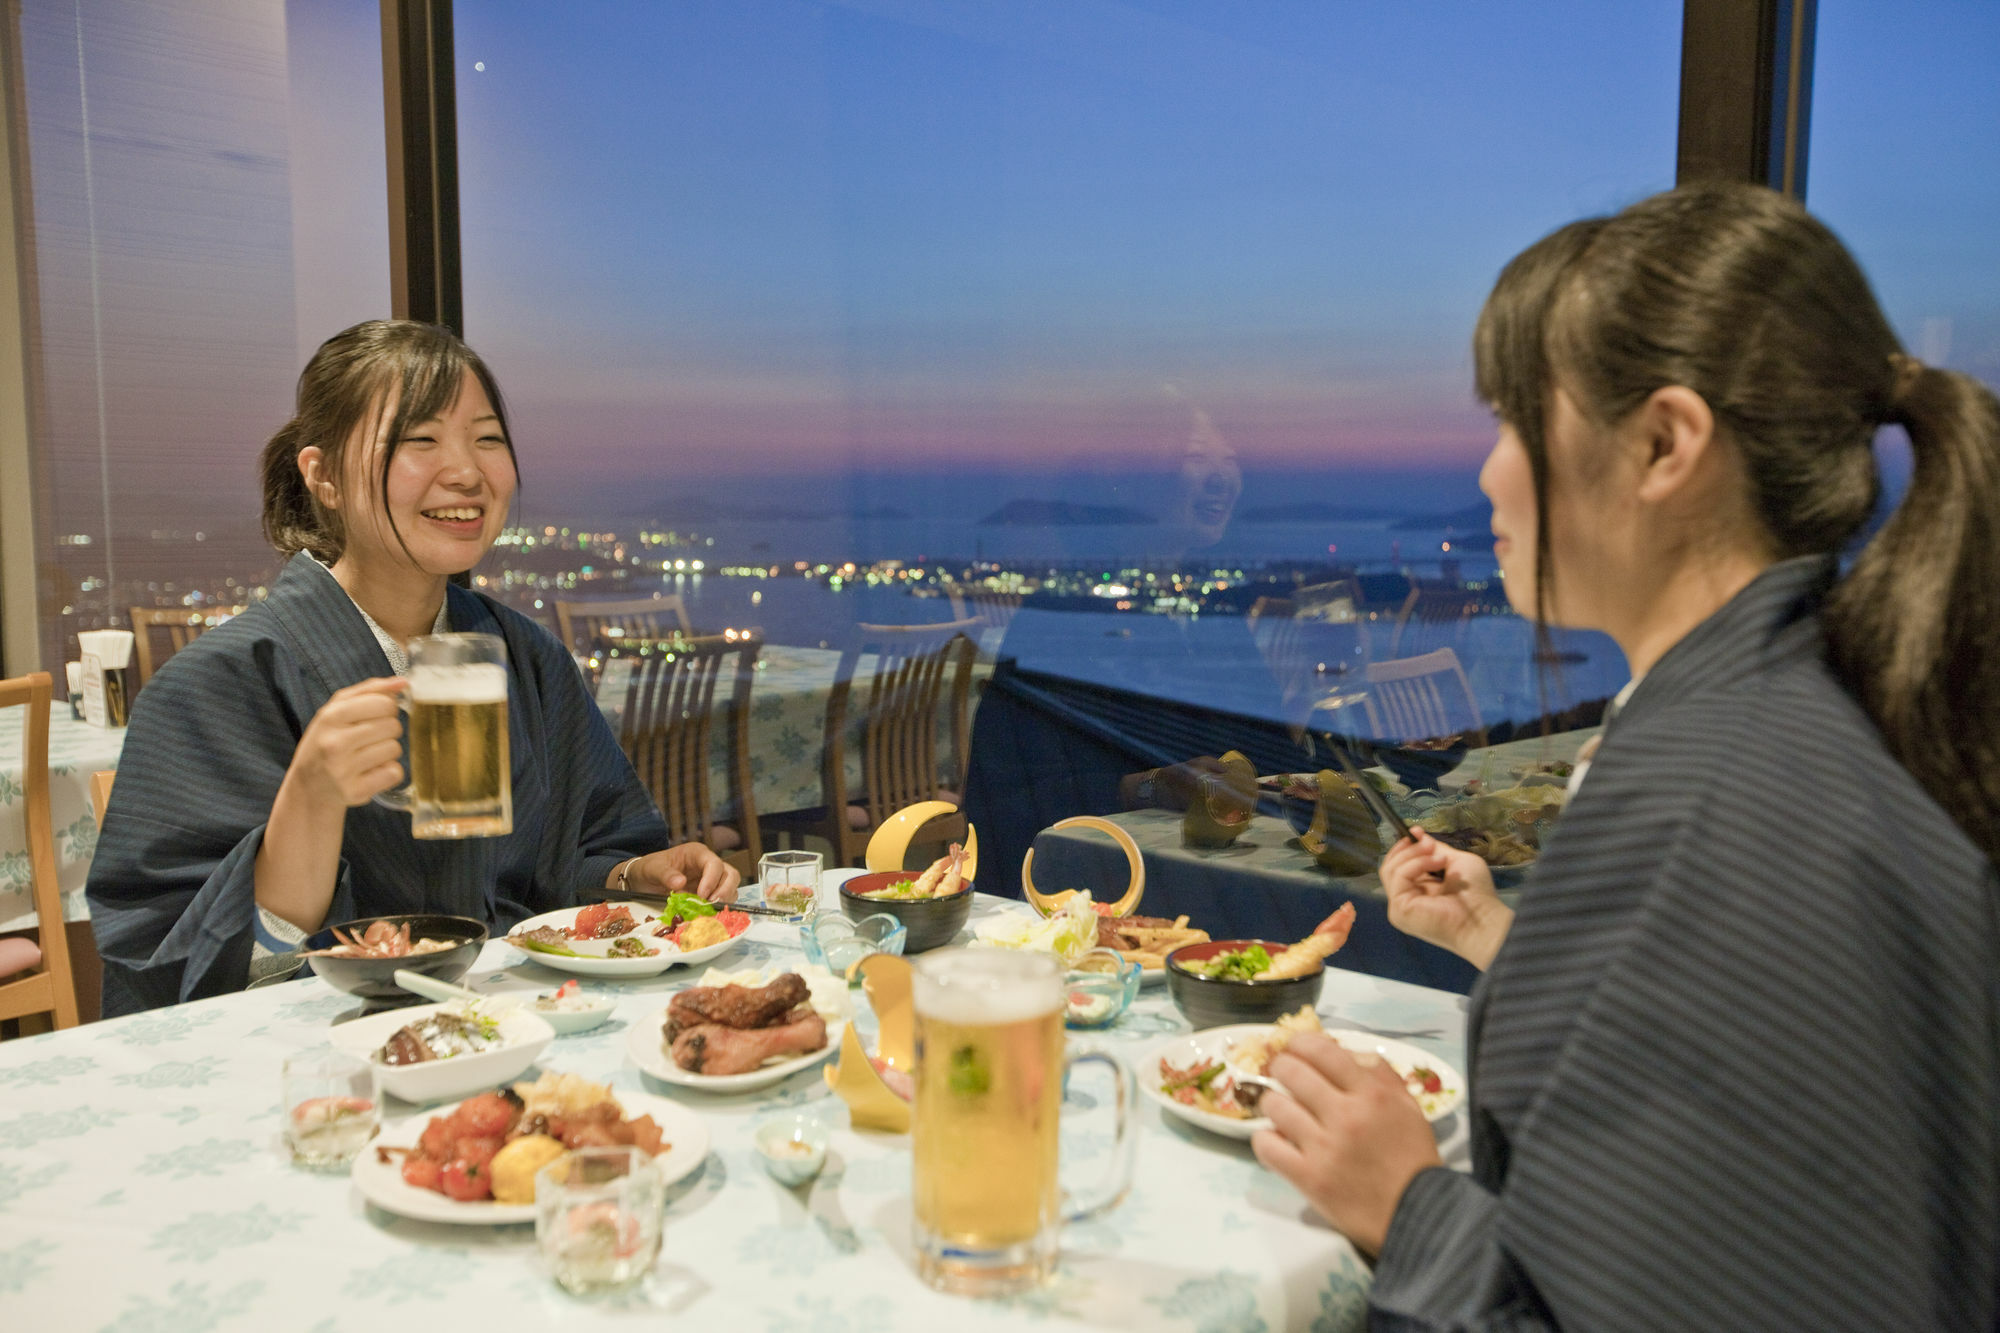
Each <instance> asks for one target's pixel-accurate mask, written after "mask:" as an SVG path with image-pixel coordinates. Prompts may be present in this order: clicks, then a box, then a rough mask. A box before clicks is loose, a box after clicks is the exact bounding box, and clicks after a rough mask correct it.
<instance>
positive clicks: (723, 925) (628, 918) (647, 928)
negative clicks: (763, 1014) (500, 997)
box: [506, 894, 750, 978]
mask: <svg viewBox="0 0 2000 1333" xmlns="http://www.w3.org/2000/svg"><path fill="white" fill-rule="evenodd" d="M680 900H685V901H686V904H687V905H686V906H685V907H683V905H682V902H681V901H680ZM695 905H699V906H700V907H705V908H707V909H709V910H708V911H706V912H701V913H698V914H696V915H693V916H683V915H682V912H683V910H685V911H689V912H693V911H695ZM717 908H718V905H717V904H713V903H702V902H701V901H700V899H697V898H693V897H692V896H691V895H688V894H676V895H674V898H673V899H670V900H668V901H667V902H665V903H636V902H621V903H586V904H585V905H583V906H582V907H565V908H561V909H560V910H558V911H554V912H544V913H542V914H541V915H540V916H532V917H529V918H528V919H527V920H526V921H523V922H521V923H520V924H519V925H517V926H515V927H514V928H513V929H512V930H510V931H508V932H507V935H506V939H507V942H508V943H509V944H511V945H513V946H514V947H515V948H516V949H519V950H520V951H521V952H522V953H524V954H526V955H527V956H528V958H529V959H530V960H531V961H533V962H537V963H540V964H542V965H543V966H544V967H551V968H554V969H555V970H557V971H558V972H572V973H575V974H576V975H577V976H582V977H626V978H631V977H651V976H657V975H659V974H660V973H662V972H664V971H666V970H667V969H668V968H670V967H680V966H682V965H683V964H686V963H703V962H707V961H708V960H709V959H711V958H714V957H717V956H718V955H720V954H724V953H727V952H728V951H729V950H730V949H733V948H735V947H736V943H737V941H739V940H741V939H742V938H743V933H744V932H745V931H746V930H748V929H749V928H750V918H749V917H748V916H747V915H745V914H744V913H742V912H732V911H730V910H729V907H728V905H727V904H721V905H720V910H717ZM621 913H622V915H621ZM704 921H709V922H716V923H718V924H717V925H715V926H709V925H704V924H702V922H704ZM628 923H629V924H628ZM717 929H720V930H722V931H725V932H727V935H726V938H724V939H721V940H718V941H715V942H713V943H702V944H700V945H698V946H697V947H695V948H683V947H682V946H681V944H679V943H677V942H676V941H675V940H674V939H671V938H668V937H667V935H666V934H664V933H663V932H665V931H667V930H673V931H675V932H676V933H677V934H679V935H681V936H682V937H683V938H686V937H687V936H688V932H690V931H697V932H713V931H715V930H717ZM607 932H615V933H607ZM698 938H705V936H698Z"/></svg>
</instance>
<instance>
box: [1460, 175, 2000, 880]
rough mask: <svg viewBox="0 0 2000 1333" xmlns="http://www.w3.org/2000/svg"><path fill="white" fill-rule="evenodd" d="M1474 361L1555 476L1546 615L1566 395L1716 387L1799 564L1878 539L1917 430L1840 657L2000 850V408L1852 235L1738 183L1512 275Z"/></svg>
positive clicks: (1684, 197)
mask: <svg viewBox="0 0 2000 1333" xmlns="http://www.w3.org/2000/svg"><path fill="white" fill-rule="evenodd" d="M1473 355H1474V360H1475V362H1476V365H1477V375H1478V387H1479V394H1480V396H1481V398H1483V399H1484V400H1486V401H1487V402H1488V403H1490V404H1492V405H1493V407H1494V409H1495V411H1496V412H1497V413H1498V414H1499V416H1500V418H1501V419H1502V420H1503V421H1505V422H1507V423H1508V424H1509V425H1511V426H1512V427H1513V428H1514V430H1515V432H1516V433H1517V434H1518V435H1519V436H1520V439H1521V443H1522V445H1523V446H1524V447H1525V449H1526V451H1527V455H1528V459H1529V462H1530V464H1531V468H1532V472H1533V476H1534V486H1535V501H1536V506H1537V531H1536V533H1535V554H1536V587H1535V595H1534V601H1535V609H1536V618H1537V620H1541V619H1543V616H1542V612H1543V610H1544V608H1546V607H1547V606H1548V605H1550V602H1549V598H1550V596H1551V592H1552V589H1553V587H1554V579H1555V577H1556V571H1555V570H1554V569H1553V568H1552V567H1551V564H1550V560H1549V536H1548V528H1547V514H1548V512H1549V505H1548V498H1549V455H1548V438H1547V421H1548V411H1549V407H1548V405H1549V403H1550V401H1551V395H1552V394H1553V392H1554V389H1555V387H1556V386H1557V385H1561V386H1562V388H1563V389H1564V390H1565V391H1566V392H1568V393H1569V395H1570V396H1571V397H1572V398H1573V399H1574V400H1575V401H1576V403H1577V405H1578V406H1579V408H1580V409H1581V410H1582V411H1583V412H1584V413H1585V415H1586V416H1588V417H1589V418H1591V419H1592V420H1594V421H1595V422H1597V423H1599V424H1609V423H1613V422H1616V421H1619V420H1622V419H1623V418H1624V417H1625V416H1626V415H1628V414H1629V413H1631V412H1632V411H1634V410H1635V409H1637V408H1638V407H1639V406H1640V405H1641V404H1643V403H1644V402H1645V401H1646V400H1647V399H1648V398H1649V397H1650V396H1651V395H1652V394H1653V392H1654V391H1655V390H1658V389H1661V388H1664V387H1666V386H1669V385H1680V386H1683V387H1685V388H1688V389H1692V390H1693V391H1694V392H1696V393H1698V394H1700V395H1701V397H1702V398H1703V400H1704V401H1706V402H1707V404H1708V407H1709V410H1710V411H1711V412H1712V413H1713V414H1714V416H1715V421H1716V425H1717V428H1718V431H1719V432H1720V433H1722V434H1723V435H1724V436H1725V437H1726V438H1727V439H1728V440H1729V441H1730V442H1731V443H1732V444H1733V446H1734V447H1735V448H1736V450H1737V451H1738V453H1739V454H1740V456H1741V457H1742V460H1743V464H1744V468H1745V471H1746V473H1747V475H1748V477H1749V481H1750V489H1751V502H1752V505H1753V507H1754V509H1755V512H1756V513H1757V515H1758V517H1759V519H1760V520H1761V521H1762V523H1763V526H1764V528H1765V530H1766V533H1767V535H1768V538H1769V542H1770V545H1771V547H1772V548H1773V549H1774V550H1775V552H1776V554H1777V555H1779V556H1780V557H1781V558H1782V557H1788V556H1796V555H1805V554H1811V553H1816V552H1824V553H1833V552H1838V551H1840V550H1841V549H1842V547H1843V546H1844V545H1845V544H1846V543H1847V542H1848V540H1849V539H1850V538H1851V537H1853V536H1854V535H1855V534H1856V532H1857V531H1859V530H1860V528H1861V527H1862V525H1863V524H1864V523H1866V522H1867V520H1868V518H1869V515H1870V514H1871V512H1872V511H1873V509H1874V506H1875V502H1876V499H1877V495H1878V490H1879V482H1878V479H1877V475H1876V469H1875V457H1874V453H1873V449H1872V445H1873V441H1874V437H1875V433H1876V431H1877V429H1878V428H1880V427H1881V426H1883V425H1889V424H1893V425H1899V426H1902V427H1903V428H1904V430H1905V431H1907V432H1908V434H1909V437H1910V444H1911V449H1912V452H1913V455H1914V458H1915V470H1914V474H1913V475H1912V477H1911V480H1910V487H1909V491H1908V493H1907V494H1906V495H1905V496H1904V498H1903V500H1902V502H1901V504H1900V505H1899V506H1898V507H1897V509H1896V511H1895V513H1894V514H1893V515H1892V516H1891V517H1890V518H1889V520H1888V521H1887V523H1886V524H1885V525H1884V526H1883V527H1882V529H1881V531H1880V532H1878V533H1877V534H1876V535H1875V537H1874V538H1873V539H1872V540H1870V541H1869V542H1868V544H1867V545H1866V546H1865V547H1863V548H1862V549H1861V551H1860V553H1859V554H1858V555H1857V556H1856V557H1855V559H1854V562H1853V565H1852V568H1851V569H1850V571H1849V572H1848V574H1847V575H1846V576H1845V577H1844V578H1842V579H1841V580H1840V582H1839V583H1837V584H1836V585H1835V587H1834V588H1833V590H1832V592H1831V593H1830V594H1829V596H1828V599H1827V603H1826V606H1825V610H1824V624H1825V629H1826V638H1827V646H1828V654H1829V658H1830V660H1831V662H1832V664H1833V667H1834V669H1835V670H1836V671H1837V672H1838V673H1839V674H1840V676H1841V677H1842V679H1843V680H1844V681H1845V683H1846V684H1847V687H1848V688H1849V689H1850V690H1851V691H1852V692H1853V693H1854V695H1855V696H1856V697H1857V698H1858V699H1859V700H1860V701H1861V703H1862V705H1863V707H1865V708H1866V709H1867V710H1868V713H1869V715H1870V716H1871V717H1873V718H1874V720H1875V723H1876V725H1877V726H1878V727H1879V728H1880V729H1881V731H1882V735H1883V737H1884V739H1885V740H1886V741H1887V742H1888V745H1889V748H1890V750H1891V752H1892V753H1894V754H1895V755H1896V757H1897V758H1898V759H1899V760H1900V761H1901V762H1902V764H1903V766H1904V767H1906V768H1907V769H1909V771H1910V772H1911V773H1912V774H1914V775H1915V776H1916V778H1917V779H1918V781H1919V782H1921V783H1922V784H1923V786H1924V787H1925V788H1926V789H1927V790H1928V791H1929V792H1930V793H1931V795H1932V796H1934V797H1935V798H1936V799H1937V800H1938V802H1939V803H1940V804H1941V805H1942V806H1943V807H1944V808H1945V809H1946V810H1947V811H1949V812H1950V813H1951V814H1952V816H1953V817H1954V818H1955V819H1956V820H1957V822H1958V823H1959V825H1960V826H1961V827H1962V828H1964V829H1965V831H1966V832H1967V833H1968V834H1969V835H1970V836H1971V837H1972V838H1973V840H1974V841H1975V842H1976V843H1978V844H1979V846H1980V847H1981V848H1982V849H1984V850H1985V852H1986V854H1987V855H1988V856H1989V857H1994V858H1996V859H2000V707H1996V705H2000V653H1995V652H1993V651H1992V648H1991V644H1990V639H1991V636H1992V626H1993V625H1994V624H1996V623H2000V400H1996V399H1995V398H1994V396H1993V394H1992V392H1991V391H1989V390H1988V389H1987V388H1986V387H1985V386H1983V385H1981V384H1980V383H1979V382H1978V381H1976V380H1974V379H1972V378H1970V377H1969V376H1965V375H1961V374H1957V373H1955V372H1953V371H1947V370H1938V369H1933V368H1928V367H1925V366H1923V365H1921V364H1919V363H1918V362H1916V361H1913V360H1911V359H1910V358H1909V357H1907V356H1905V355H1904V354H1903V351H1902V348H1901V346H1900V345H1899V344H1898V343H1897V341H1896V335H1895V334H1894V333H1893V332H1892V331H1891V330H1890V328H1889V322H1888V321H1887V320H1886V319H1885V318H1883V315H1882V311H1881V308H1880V306H1878V305H1877V303H1876V301H1875V296H1874V293H1873V292H1872V291H1871V290H1870V289H1869V286H1868V280H1867V278H1866V277H1865V276H1863V274H1862V272H1861V269H1860V266H1859V265H1857V264H1856V263H1855V262H1854V259H1853V257H1852V256H1851V255H1849V254H1848V253H1847V250H1846V248H1845V247H1844V246H1842V245H1841V243H1840V241H1839V239H1838V238H1836V237H1835V236H1834V234H1833V233H1832V232H1831V231H1829V230H1828V229H1827V228H1826V227H1825V226H1823V225H1822V224H1821V223H1820V222H1818V221H1817V220H1816V219H1814V218H1813V217H1812V216H1811V215H1810V214H1808V213H1807V212H1806V211H1805V209H1804V208H1803V207H1802V206H1801V205H1799V204H1798V203H1797V202H1795V201H1794V200H1792V199H1789V198H1787V197H1786V196H1784V195H1781V194H1779V193H1777V192H1776V191H1773V190H1768V189H1765V188H1763V187H1761V186H1755V185H1735V184H1707V185H1696V186H1689V187H1686V188H1683V189H1678V190H1673V191H1671V192H1669V193H1666V194H1661V195H1656V196H1654V197H1653V198H1651V199H1647V200H1644V201H1642V202H1640V203H1637V204H1634V205H1633V206H1632V207H1630V208H1628V209H1626V210H1625V211H1624V212H1622V213H1619V214H1617V215H1616V216H1614V217H1608V218H1593V219H1589V220H1586V221H1583V222H1576V223H1572V224H1570V225H1569V226H1567V227H1563V228H1562V229H1560V230H1558V231H1556V232H1554V233H1552V234H1551V235H1549V236H1547V237H1544V238H1543V239H1542V240H1540V241H1538V242H1536V243H1535V244H1534V245H1532V246H1530V247H1529V248H1528V249H1527V250H1526V251H1524V252H1523V253H1522V254H1521V255H1520V256H1519V257H1517V258H1516V259H1515V260H1514V261H1513V262H1512V263H1510V264H1508V265H1507V267H1506V269H1505V270H1504V271H1502V273H1501V275H1500V280H1499V282H1498V283H1497V284H1496V285H1495V287H1494V289H1493V293H1492V295H1491V296H1489V297H1488V298H1487V301H1486V307H1485V309H1484V310H1483V311H1482V312H1481V313H1480V317H1479V327H1478V331H1477V332H1476V334H1475V335H1474V339H1473Z"/></svg>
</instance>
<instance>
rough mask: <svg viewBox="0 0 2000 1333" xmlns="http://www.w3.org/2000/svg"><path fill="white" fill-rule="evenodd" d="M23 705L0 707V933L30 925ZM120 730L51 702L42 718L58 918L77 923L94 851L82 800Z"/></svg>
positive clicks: (108, 763)
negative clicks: (46, 743) (46, 721)
mask: <svg viewBox="0 0 2000 1333" xmlns="http://www.w3.org/2000/svg"><path fill="white" fill-rule="evenodd" d="M26 722H27V709H25V708H7V709H0V934H3V933H5V932H7V931H14V930H27V929H31V928H33V927H35V926H36V925H37V924H38V922H37V920H36V917H35V904H34V901H33V899H32V897H31V896H30V894H29V892H28V885H29V871H28V800H27V790H28V789H27V778H28V775H27V771H26V756H25V754H24V750H25V749H26V744H27V738H26V736H25V734H24V733H25V731H26V725H25V724H26ZM124 748H125V728H123V727H93V726H91V725H90V724H89V723H87V722H83V721H79V720H78V719H76V718H75V717H72V716H71V715H70V709H69V705H68V704H67V703H61V702H59V703H57V704H56V705H55V706H54V707H53V708H52V709H51V711H50V716H49V818H50V823H51V824H52V825H53V826H54V832H55V842H56V883H57V885H58V886H60V887H61V889H62V896H63V917H64V919H65V920H69V921H85V920H88V919H89V917H90V911H89V909H88V908H87V907H85V906H84V901H83V882H84V880H85V879H86V878H88V876H89V874H90V858H91V857H92V856H93V855H95V853H96V851H97V814H96V812H95V811H94V810H92V809H91V805H90V775H91V774H93V773H96V772H98V771H99V770H101V769H110V768H116V767H118V754H119V751H121V750H123V749H124Z"/></svg>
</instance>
